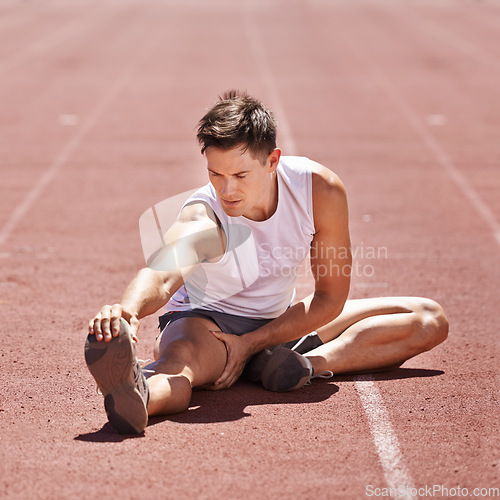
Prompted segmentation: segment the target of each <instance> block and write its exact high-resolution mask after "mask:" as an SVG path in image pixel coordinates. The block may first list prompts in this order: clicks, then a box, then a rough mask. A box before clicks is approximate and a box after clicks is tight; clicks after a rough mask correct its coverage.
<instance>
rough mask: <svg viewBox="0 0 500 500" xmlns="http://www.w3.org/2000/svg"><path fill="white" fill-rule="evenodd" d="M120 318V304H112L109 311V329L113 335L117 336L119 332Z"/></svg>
mask: <svg viewBox="0 0 500 500" xmlns="http://www.w3.org/2000/svg"><path fill="white" fill-rule="evenodd" d="M121 318H122V306H121V305H120V304H114V305H113V306H112V307H111V313H110V321H111V323H110V329H111V334H112V335H113V337H117V336H118V334H119V333H120V319H121Z"/></svg>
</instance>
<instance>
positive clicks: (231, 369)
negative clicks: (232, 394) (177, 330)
mask: <svg viewBox="0 0 500 500" xmlns="http://www.w3.org/2000/svg"><path fill="white" fill-rule="evenodd" d="M211 331H212V334H213V335H214V336H215V337H217V338H218V339H219V340H220V341H222V342H224V345H225V346H226V350H227V361H226V366H225V368H224V371H223V372H222V374H221V376H220V377H219V378H218V379H217V380H216V381H215V382H214V383H213V385H212V386H210V387H209V389H212V390H214V391H218V390H221V389H228V388H229V387H231V386H232V385H233V384H234V383H235V382H236V381H237V380H238V377H239V376H240V375H241V372H242V371H243V369H244V368H245V363H246V360H247V359H248V358H249V357H250V356H251V355H252V354H253V353H252V351H251V350H250V346H249V345H248V342H247V341H246V340H245V339H244V335H242V336H238V335H231V334H227V333H223V332H220V331H214V330H211Z"/></svg>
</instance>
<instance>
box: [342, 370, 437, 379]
mask: <svg viewBox="0 0 500 500" xmlns="http://www.w3.org/2000/svg"><path fill="white" fill-rule="evenodd" d="M367 375H371V378H372V380H374V381H383V380H401V379H405V378H419V377H437V376H439V375H444V371H443V370H427V369H425V368H397V369H396V370H391V371H388V372H379V373H372V374H367ZM355 377H356V375H354V374H353V375H340V376H338V377H335V378H334V380H335V381H336V382H352V381H353V380H354V379H355Z"/></svg>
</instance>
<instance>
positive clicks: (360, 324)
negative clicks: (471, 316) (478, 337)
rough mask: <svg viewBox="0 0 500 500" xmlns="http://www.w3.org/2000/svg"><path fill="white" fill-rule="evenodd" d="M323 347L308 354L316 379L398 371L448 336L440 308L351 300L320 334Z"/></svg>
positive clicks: (411, 301)
mask: <svg viewBox="0 0 500 500" xmlns="http://www.w3.org/2000/svg"><path fill="white" fill-rule="evenodd" d="M318 335H319V337H320V338H321V339H322V340H323V342H325V344H324V345H322V346H320V347H317V348H316V349H313V350H312V351H309V352H308V353H306V354H305V356H306V357H307V358H308V359H309V360H310V361H311V363H312V366H313V368H314V372H315V373H319V372H322V371H325V370H330V371H332V372H333V373H334V374H340V373H361V372H370V371H381V370H386V369H391V368H395V367H397V366H400V365H401V364H403V363H404V362H405V361H406V360H407V359H410V358H412V357H413V356H416V355H417V354H420V353H422V352H424V351H428V350H430V349H432V348H433V347H435V346H437V345H438V344H440V343H441V342H443V341H444V340H445V339H446V337H447V335H448V321H447V319H446V316H445V314H444V311H443V309H442V308H441V306H440V305H439V304H437V303H436V302H434V301H432V300H429V299H424V298H417V297H384V298H374V299H358V300H348V301H347V302H346V305H345V307H344V310H343V311H342V313H341V314H340V315H339V316H338V317H337V318H336V319H334V320H333V321H332V322H331V323H329V324H327V325H325V326H323V327H322V328H320V329H319V330H318Z"/></svg>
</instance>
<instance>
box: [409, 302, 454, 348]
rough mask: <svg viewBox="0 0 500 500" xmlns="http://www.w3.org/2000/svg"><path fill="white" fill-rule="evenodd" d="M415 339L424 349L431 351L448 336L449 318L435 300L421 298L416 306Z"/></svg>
mask: <svg viewBox="0 0 500 500" xmlns="http://www.w3.org/2000/svg"><path fill="white" fill-rule="evenodd" d="M414 314H415V326H416V327H417V328H416V331H415V336H414V340H415V342H416V343H417V344H418V345H419V347H420V349H421V350H422V351H429V350H430V349H432V348H434V347H436V346H437V345H439V344H441V343H442V342H444V341H445V340H446V338H447V337H448V318H447V317H446V314H445V312H444V310H443V308H442V307H441V306H440V305H439V304H438V303H437V302H435V301H434V300H431V299H419V301H418V303H417V305H416V307H415V311H414Z"/></svg>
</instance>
